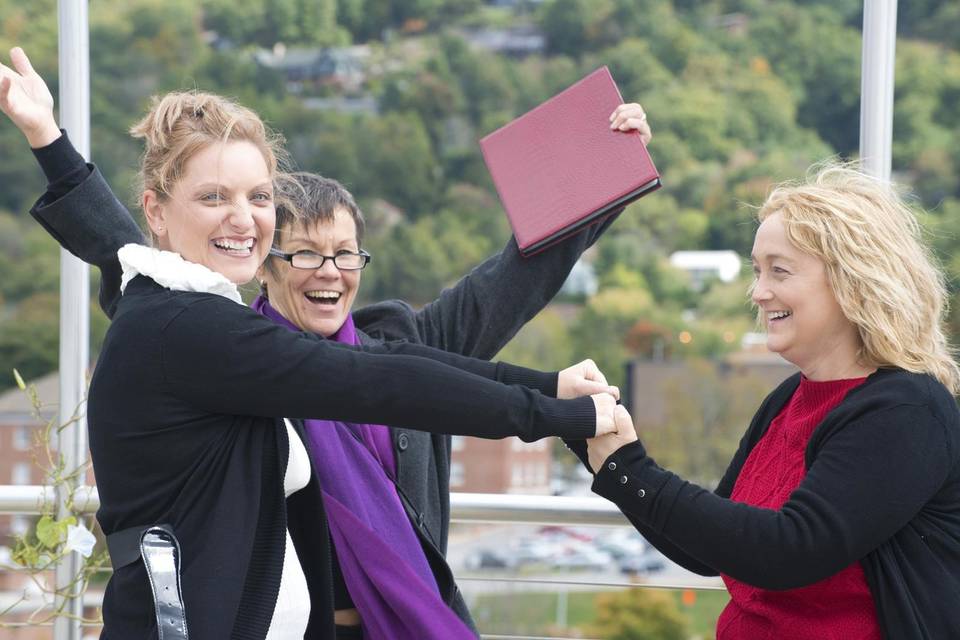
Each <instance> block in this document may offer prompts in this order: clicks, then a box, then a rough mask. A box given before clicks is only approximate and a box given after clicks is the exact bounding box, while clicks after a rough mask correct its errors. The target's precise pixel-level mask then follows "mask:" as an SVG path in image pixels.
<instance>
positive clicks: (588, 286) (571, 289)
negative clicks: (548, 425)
mask: <svg viewBox="0 0 960 640" xmlns="http://www.w3.org/2000/svg"><path fill="white" fill-rule="evenodd" d="M599 288H600V281H599V280H598V279H597V271H596V269H594V268H593V265H592V264H590V263H589V262H585V261H584V260H583V259H582V258H581V259H580V260H577V262H576V264H574V265H573V269H571V270H570V275H568V276H567V279H566V280H565V281H564V283H563V286H562V287H561V288H560V295H564V296H585V297H588V298H589V297H590V296H592V295H594V294H595V293H596V292H597V290H598V289H599Z"/></svg>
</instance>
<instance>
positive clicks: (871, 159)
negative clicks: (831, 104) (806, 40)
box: [860, 0, 897, 182]
mask: <svg viewBox="0 0 960 640" xmlns="http://www.w3.org/2000/svg"><path fill="white" fill-rule="evenodd" d="M896 43H897V0H865V1H864V3H863V53H862V58H861V72H860V73H861V76H860V160H861V162H862V163H863V168H864V170H866V171H867V173H870V174H871V175H873V176H876V177H877V178H880V179H881V180H883V181H884V182H889V180H890V163H891V155H892V147H893V79H894V71H895V58H894V53H895V51H896Z"/></svg>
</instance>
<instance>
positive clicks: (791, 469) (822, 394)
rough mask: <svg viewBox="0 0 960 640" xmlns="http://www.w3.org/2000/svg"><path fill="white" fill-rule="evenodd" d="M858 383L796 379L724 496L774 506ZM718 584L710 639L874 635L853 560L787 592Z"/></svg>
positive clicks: (877, 639) (844, 639) (856, 638)
mask: <svg viewBox="0 0 960 640" xmlns="http://www.w3.org/2000/svg"><path fill="white" fill-rule="evenodd" d="M864 380H866V378H855V379H850V380H831V381H827V382H814V381H812V380H808V379H807V378H806V377H803V378H802V379H801V381H800V386H799V387H798V388H797V391H796V392H795V393H794V394H793V397H792V398H791V399H790V402H788V403H787V405H786V406H785V407H784V408H783V410H782V411H781V412H780V414H779V415H778V416H777V417H776V418H774V420H773V422H771V423H770V428H769V429H768V431H767V433H766V434H764V436H763V437H762V438H761V439H760V441H759V442H758V443H757V445H756V446H755V447H754V449H753V451H751V452H750V455H749V456H748V457H747V461H746V462H745V463H744V465H743V469H742V470H741V472H740V475H739V477H738V478H737V481H736V484H735V485H734V488H733V493H732V495H731V496H730V497H731V499H732V500H734V501H735V502H743V503H746V504H750V505H754V506H757V507H765V508H768V509H780V508H781V507H782V506H783V504H784V503H785V502H786V501H787V499H788V498H789V497H790V494H791V493H792V492H793V490H794V489H796V488H797V487H798V486H799V485H800V482H801V481H802V480H803V476H804V475H805V474H806V468H805V466H804V451H805V449H806V446H807V442H808V441H809V440H810V436H811V435H812V434H813V432H814V430H815V429H816V427H817V425H818V424H820V422H821V421H822V420H823V418H824V416H826V414H827V413H828V412H829V411H830V410H831V409H833V408H834V407H835V406H837V405H838V404H840V402H841V401H842V400H843V398H844V396H845V395H846V394H847V392H848V391H850V390H851V389H853V388H854V387H856V386H858V385H860V384H861V383H863V381H864ZM723 581H724V582H725V583H726V585H727V589H728V590H729V592H730V603H729V604H728V605H727V607H726V608H725V609H724V610H723V613H721V614H720V618H719V620H718V621H717V640H881V637H882V636H881V633H880V626H879V624H878V622H877V613H876V609H875V608H874V603H873V598H872V597H871V595H870V590H869V588H868V587H867V582H866V578H865V577H864V574H863V569H862V568H861V567H860V563H859V562H855V563H853V564H852V565H850V566H849V567H847V568H845V569H843V570H841V571H840V572H838V573H836V574H834V575H832V576H830V577H829V578H825V579H824V580H821V581H820V582H817V583H815V584H812V585H809V586H806V587H801V588H798V589H789V590H787V591H768V590H765V589H758V588H756V587H752V586H750V585H748V584H745V583H743V582H740V581H738V580H735V579H733V578H731V577H730V576H727V575H724V576H723Z"/></svg>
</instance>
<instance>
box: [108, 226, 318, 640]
mask: <svg viewBox="0 0 960 640" xmlns="http://www.w3.org/2000/svg"><path fill="white" fill-rule="evenodd" d="M117 257H118V258H119V259H120V266H121V267H122V268H123V280H122V282H121V285H120V290H121V291H123V290H124V289H126V287H127V284H128V283H129V282H130V281H131V280H133V278H134V277H136V276H137V275H139V274H143V275H145V276H148V277H150V278H152V279H153V280H154V282H156V283H157V284H159V285H161V286H164V287H166V288H167V289H172V290H174V291H201V292H205V293H215V294H217V295H221V296H223V297H225V298H229V299H230V300H233V301H234V302H236V303H238V304H243V301H242V300H241V299H240V292H239V291H238V290H237V285H235V284H233V283H232V282H230V281H229V280H228V279H227V278H226V277H225V276H224V275H223V274H221V273H218V272H216V271H213V270H211V269H208V268H207V267H205V266H203V265H202V264H197V263H195V262H188V261H186V260H184V259H183V257H182V256H181V255H180V254H179V253H173V252H170V251H160V250H159V249H153V248H151V247H147V246H144V245H139V244H128V245H126V246H124V247H122V248H121V249H120V250H119V251H118V252H117ZM283 424H284V425H285V426H286V428H287V440H288V441H289V442H290V447H289V453H288V455H287V471H286V473H285V474H284V475H283V493H284V495H285V496H286V497H288V498H289V497H290V495H291V494H293V493H294V492H296V491H299V490H300V489H303V488H304V487H305V486H307V483H308V482H310V458H309V457H308V455H307V449H306V447H304V446H303V441H302V440H300V436H298V435H297V432H296V431H294V430H293V425H291V424H290V421H289V420H287V419H286V418H284V420H283ZM286 536H287V541H286V551H285V552H284V554H283V573H282V574H281V576H280V592H279V593H278V594H277V605H276V607H274V610H273V618H272V620H271V621H270V630H269V631H267V637H266V639H265V640H293V639H294V638H296V639H297V640H302V639H303V636H304V634H305V633H306V632H307V621H308V619H309V617H310V592H309V591H308V590H307V579H306V577H305V576H304V575H303V567H301V566H300V560H299V558H297V551H296V549H295V548H294V546H293V540H292V539H291V538H290V531H289V530H287V531H286Z"/></svg>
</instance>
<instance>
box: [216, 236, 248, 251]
mask: <svg viewBox="0 0 960 640" xmlns="http://www.w3.org/2000/svg"><path fill="white" fill-rule="evenodd" d="M213 244H215V245H216V246H218V247H220V248H221V249H231V250H233V251H246V250H249V249H251V248H252V247H253V238H247V239H246V240H230V239H228V238H220V239H218V240H214V241H213Z"/></svg>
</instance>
